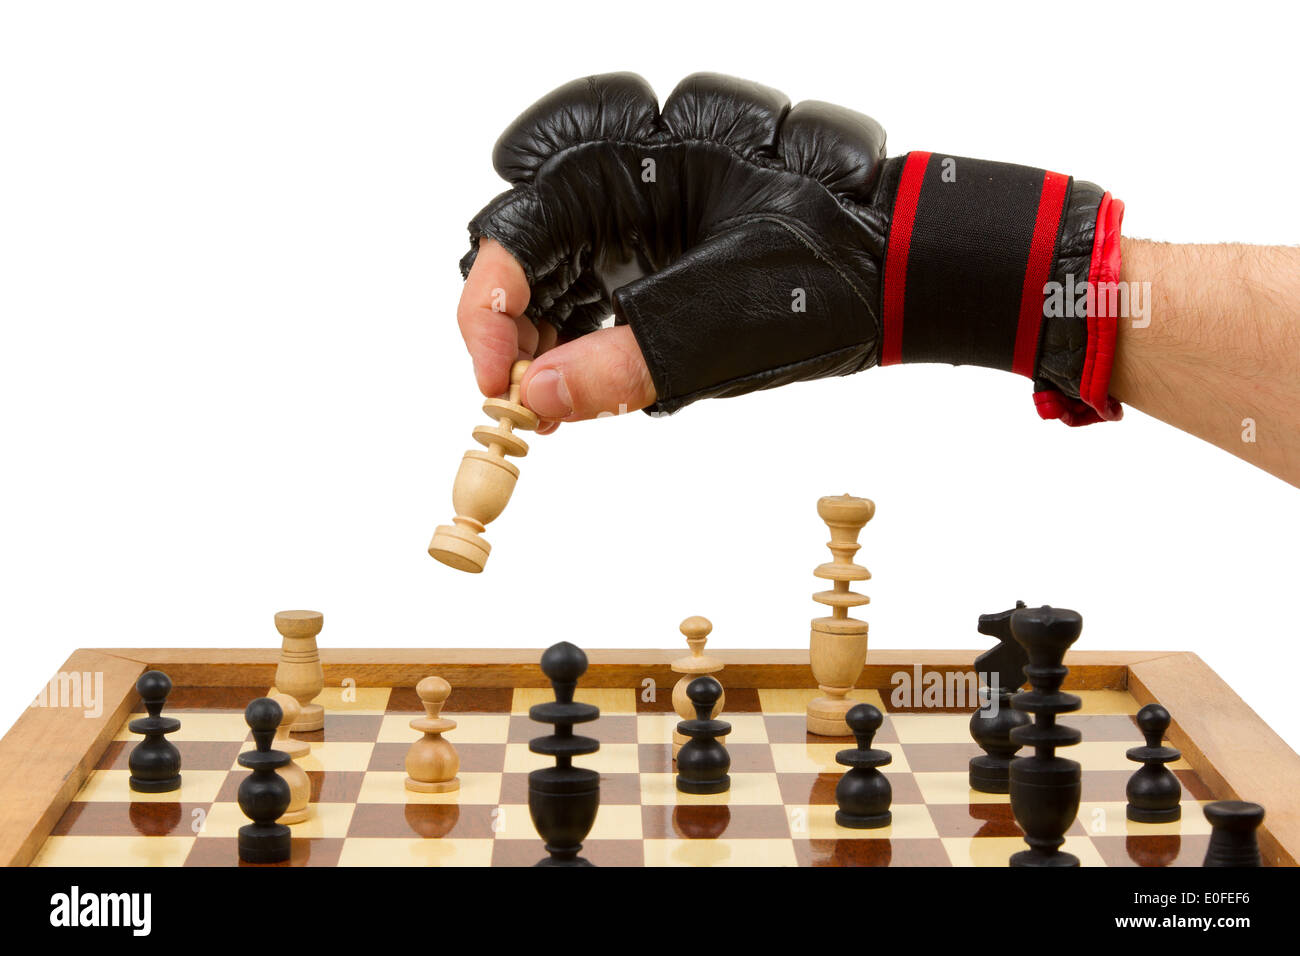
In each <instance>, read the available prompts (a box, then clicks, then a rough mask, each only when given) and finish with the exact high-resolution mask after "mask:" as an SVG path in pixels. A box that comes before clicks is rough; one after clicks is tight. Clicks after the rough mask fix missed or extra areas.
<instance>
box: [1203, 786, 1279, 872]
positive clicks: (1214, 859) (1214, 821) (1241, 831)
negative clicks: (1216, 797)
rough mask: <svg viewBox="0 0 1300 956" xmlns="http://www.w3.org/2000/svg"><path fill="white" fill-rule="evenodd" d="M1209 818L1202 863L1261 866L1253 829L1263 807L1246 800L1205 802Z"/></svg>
mask: <svg viewBox="0 0 1300 956" xmlns="http://www.w3.org/2000/svg"><path fill="white" fill-rule="evenodd" d="M1205 819H1207V820H1209V821H1210V826H1211V828H1212V829H1211V831H1210V846H1209V848H1208V849H1207V850H1206V851H1205V862H1204V863H1203V864H1201V865H1202V866H1262V865H1263V863H1262V861H1261V860H1260V857H1259V840H1258V838H1257V837H1256V835H1255V831H1256V830H1258V829H1259V825H1260V824H1261V823H1263V822H1264V808H1263V807H1261V806H1260V805H1259V804H1258V803H1247V802H1246V801H1245V800H1220V801H1218V802H1217V803H1207V804H1206V805H1205Z"/></svg>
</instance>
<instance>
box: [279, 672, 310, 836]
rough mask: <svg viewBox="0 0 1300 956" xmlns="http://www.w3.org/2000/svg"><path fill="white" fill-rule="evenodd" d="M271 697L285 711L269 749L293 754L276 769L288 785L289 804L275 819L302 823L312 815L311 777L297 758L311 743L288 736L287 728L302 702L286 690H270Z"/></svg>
mask: <svg viewBox="0 0 1300 956" xmlns="http://www.w3.org/2000/svg"><path fill="white" fill-rule="evenodd" d="M271 699H272V700H274V701H275V702H276V703H277V704H279V705H280V710H282V711H284V717H283V718H281V720H280V726H279V727H277V728H276V731H275V739H274V740H273V741H272V742H271V749H272V750H281V751H283V752H284V753H287V754H288V755H289V756H290V757H293V758H295V759H293V760H290V761H289V762H288V763H287V764H285V765H284V766H283V767H280V768H278V769H277V770H276V771H275V772H276V773H278V774H279V775H280V776H281V777H283V778H284V782H285V783H287V784H288V785H289V808H288V809H287V810H285V811H284V814H283V815H282V816H281V817H280V819H279V820H277V821H276V822H277V823H283V824H286V825H288V824H291V823H302V822H303V821H304V820H308V819H310V818H311V780H310V778H308V776H307V771H306V770H303V769H302V767H300V766H298V762H297V758H298V757H304V756H306V755H307V754H309V753H311V744H309V743H307V741H305V740H294V739H293V738H292V737H290V736H289V728H290V727H292V726H293V722H294V721H295V720H297V719H298V717H299V715H300V714H301V712H302V705H301V704H299V703H298V701H296V700H295V699H294V698H292V697H290V696H289V695H288V694H278V693H277V694H272V695H271Z"/></svg>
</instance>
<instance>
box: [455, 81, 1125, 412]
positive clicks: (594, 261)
mask: <svg viewBox="0 0 1300 956" xmlns="http://www.w3.org/2000/svg"><path fill="white" fill-rule="evenodd" d="M905 160H906V157H899V158H896V159H892V160H886V159H885V133H884V130H883V129H882V128H881V127H880V125H879V124H878V123H876V122H875V121H874V120H873V119H871V118H870V117H868V116H864V115H862V114H860V113H856V112H853V111H851V110H847V109H844V108H842V107H838V106H833V105H831V104H828V103H820V102H812V101H810V102H804V103H800V104H798V105H797V106H794V107H792V106H791V105H790V101H789V100H788V99H787V98H786V97H785V96H784V95H782V94H781V93H779V92H777V91H775V90H772V89H769V88H767V87H765V86H761V85H759V84H757V83H751V82H747V81H743V80H737V79H733V78H730V77H725V76H719V75H716V74H696V75H694V76H691V77H688V78H687V79H685V80H683V81H682V83H681V84H680V85H679V86H678V87H677V89H676V90H675V91H674V92H673V93H672V95H671V96H670V97H669V98H668V99H667V100H666V101H665V103H664V106H663V110H662V111H660V110H659V108H658V106H657V104H656V100H655V96H654V93H653V91H652V90H651V89H650V87H649V86H648V85H647V84H646V82H645V81H644V80H643V79H641V78H640V77H639V76H636V75H634V74H631V73H615V74H606V75H601V76H593V77H587V78H585V79H581V80H575V81H574V82H572V83H569V84H566V85H565V86H562V87H560V88H559V89H557V90H555V91H554V92H552V93H551V94H550V95H548V96H546V97H545V98H543V99H542V100H540V101H538V102H537V103H536V104H534V105H533V106H532V107H531V108H530V109H528V110H527V111H526V112H525V113H524V114H523V115H522V116H520V117H519V118H518V119H517V120H516V121H515V122H514V124H512V125H511V126H510V128H509V129H507V130H506V131H505V133H503V134H502V136H501V138H500V139H499V140H498V142H497V144H496V148H495V151H494V155H493V162H494V165H495V167H496V169H497V171H498V172H499V173H500V174H501V175H502V177H503V178H505V179H506V180H508V181H509V182H510V183H511V184H512V188H511V189H510V190H508V191H507V192H505V193H502V194H501V195H499V196H498V197H497V198H496V199H494V200H493V201H492V202H491V203H490V204H489V205H488V206H487V207H486V208H485V209H483V210H482V211H481V212H480V213H479V214H478V215H477V216H476V217H475V218H474V220H473V221H472V222H471V223H470V237H471V250H470V252H469V254H468V255H466V256H465V258H464V259H463V260H462V261H461V269H462V272H463V273H465V274H468V272H469V268H470V266H471V265H472V264H473V261H474V257H475V255H476V252H477V246H478V240H479V239H480V238H482V237H484V236H487V237H490V238H492V239H494V240H496V241H497V242H499V243H500V244H501V245H502V246H503V247H504V248H505V249H506V250H507V251H508V252H509V253H510V254H511V255H512V256H514V258H515V259H516V260H518V262H519V263H520V264H521V265H522V266H523V269H524V271H525V274H526V276H527V279H528V282H529V285H530V288H531V299H530V302H529V306H528V310H527V314H528V315H529V316H530V317H531V318H532V319H534V320H535V321H537V320H545V321H547V322H550V323H552V324H553V325H554V326H555V327H556V328H557V330H558V332H559V334H560V337H561V339H570V338H574V337H576V336H579V335H582V334H584V333H586V332H589V331H592V330H594V329H596V328H598V327H600V325H601V324H602V322H603V321H604V320H605V319H606V318H607V317H608V316H609V314H610V312H611V310H612V311H613V314H614V316H615V320H616V322H618V323H619V324H627V325H629V326H631V328H632V331H633V333H634V334H635V336H636V339H637V342H638V344H639V345H640V347H641V350H642V353H643V355H644V357H645V360H646V364H647V366H648V367H649V371H650V375H651V377H652V380H653V382H654V385H655V389H656V393H657V396H658V399H657V402H656V403H655V404H654V405H653V406H651V408H650V409H648V410H649V411H651V412H661V413H663V412H673V411H676V410H678V409H680V408H682V407H684V406H686V405H688V404H690V403H691V402H694V401H696V400H698V399H701V398H709V397H718V396H732V395H740V394H744V393H746V392H750V391H753V390H755V389H759V388H771V387H774V386H778V385H784V384H787V383H790V382H795V381H804V380H809V379H816V378H822V377H825V376H829V375H846V374H849V373H852V372H856V371H859V370H861V369H864V368H869V367H871V366H873V365H877V364H880V362H881V348H882V340H883V338H884V327H883V318H882V316H883V311H884V310H883V306H882V275H883V268H884V261H885V257H886V251H887V248H888V242H889V234H890V224H891V218H892V216H893V213H894V205H895V198H896V195H897V192H898V188H899V181H900V178H901V177H902V175H903V163H904V161H905ZM1008 168H1014V169H1021V168H1020V167H1008ZM1036 172H1037V171H1036ZM1081 185H1083V186H1090V184H1081ZM1091 190H1092V191H1093V192H1089V191H1088V190H1082V191H1080V190H1075V192H1077V193H1079V197H1080V198H1079V201H1077V202H1073V203H1071V202H1070V201H1069V200H1068V199H1067V201H1066V204H1065V209H1064V211H1063V212H1062V214H1061V229H1060V234H1059V236H1058V247H1059V248H1060V250H1061V253H1062V254H1061V256H1060V257H1059V259H1060V262H1061V264H1063V265H1064V264H1066V263H1067V262H1070V263H1073V264H1074V265H1076V266H1077V265H1078V263H1077V262H1076V261H1075V260H1077V259H1078V257H1079V256H1080V255H1082V257H1083V261H1084V264H1085V265H1086V262H1087V258H1088V255H1089V254H1090V252H1091V246H1092V228H1093V224H1094V222H1095V218H1096V209H1097V200H1098V199H1099V197H1100V195H1101V193H1100V190H1097V189H1096V187H1091ZM1084 193H1087V195H1083V194H1084ZM1093 193H1095V195H1093ZM1089 205H1090V206H1091V208H1089ZM1054 261H1055V260H1054ZM629 274H630V275H631V276H634V277H635V276H637V275H638V274H639V277H636V278H632V279H631V281H628V277H629ZM615 276H617V279H616V278H614V277H615ZM1001 278H1003V279H1005V278H1006V277H1005V276H1003V277H1001ZM615 282H619V283H623V284H621V285H619V287H618V288H615V289H611V288H610V286H611V285H612V284H613V283H615ZM1005 284H1006V283H1005V282H1003V285H1005ZM611 292H612V296H611ZM971 294H972V295H974V296H978V295H979V290H978V289H975V290H973V291H972V293H971ZM958 311H960V310H958ZM909 322H912V325H913V327H915V326H916V325H917V324H918V323H917V322H916V321H913V320H912V319H910V318H909ZM962 331H963V332H964V334H965V337H966V338H969V337H970V336H971V335H975V336H978V335H981V334H984V333H983V332H981V331H980V330H979V328H978V327H976V329H975V330H974V331H969V330H962ZM933 337H934V336H933V335H932V336H931V338H933ZM1087 338H1088V332H1087V323H1086V319H1084V320H1082V321H1081V322H1074V323H1072V324H1070V323H1067V324H1065V325H1060V324H1058V326H1057V327H1055V328H1048V329H1045V331H1044V334H1043V335H1042V341H1043V342H1049V343H1055V346H1056V347H1055V350H1054V351H1053V353H1052V355H1051V357H1050V360H1049V361H1048V362H1047V363H1044V367H1045V368H1047V367H1050V368H1051V369H1053V374H1052V375H1051V376H1050V380H1049V381H1048V382H1046V387H1049V388H1056V389H1060V390H1061V391H1064V392H1065V393H1066V394H1067V395H1070V397H1071V398H1073V399H1077V398H1078V395H1079V391H1078V374H1077V371H1078V368H1079V367H1080V366H1081V365H1082V364H1083V362H1084V353H1085V352H1086V342H1087ZM940 341H942V336H940ZM967 345H969V343H967ZM929 351H930V353H931V354H927V355H926V356H925V358H924V359H922V360H925V361H935V360H939V361H953V362H963V361H971V357H970V353H971V350H970V349H969V348H968V347H966V346H963V347H960V348H954V351H953V354H952V355H951V356H944V355H939V356H937V357H936V356H935V355H934V354H932V353H933V351H934V350H933V349H930V350H929ZM975 351H976V353H979V352H980V351H981V350H978V349H977V350H975ZM983 351H988V350H987V349H984V350H983ZM901 360H902V361H907V360H908V358H907V356H906V354H904V355H903V356H902V358H901ZM975 360H976V361H979V359H978V358H977V359H975ZM981 364H993V365H997V366H998V367H1007V368H1010V367H1011V366H1010V360H1009V358H1008V361H1007V364H1006V365H1005V366H1002V365H999V363H996V362H987V363H984V362H981ZM1034 377H1037V375H1035V376H1034ZM1057 379H1060V381H1057ZM1040 384H1041V383H1040ZM1071 393H1072V394H1071Z"/></svg>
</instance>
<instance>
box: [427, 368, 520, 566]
mask: <svg viewBox="0 0 1300 956" xmlns="http://www.w3.org/2000/svg"><path fill="white" fill-rule="evenodd" d="M529 364H530V363H529V362H526V361H520V362H516V363H515V364H514V365H513V366H512V367H511V369H510V392H509V397H508V398H489V399H487V401H485V402H484V403H483V411H484V412H485V413H486V414H487V416H488V417H489V418H491V419H493V420H494V421H495V422H496V425H494V426H490V425H479V426H478V427H477V428H475V429H474V438H475V440H476V441H478V443H479V444H480V445H483V446H484V447H485V448H486V449H487V450H486V451H479V450H477V449H471V450H470V451H467V452H465V457H464V458H462V459H461V463H460V470H459V471H458V472H456V482H455V484H454V485H453V486H452V490H451V501H452V507H454V508H455V509H456V517H455V518H453V519H452V524H444V525H439V526H438V527H437V529H436V530H435V531H434V533H433V540H432V541H430V542H429V554H430V555H432V556H433V557H435V558H437V559H438V560H439V561H441V562H442V563H443V564H445V565H447V566H449V567H453V568H455V569H456V570H458V571H469V572H471V573H474V574H477V573H478V572H480V571H482V570H483V567H484V566H485V565H486V564H487V559H488V554H489V553H490V552H491V551H492V546H491V545H490V544H488V542H487V541H486V540H485V539H484V538H483V532H484V530H485V529H486V525H488V524H489V523H490V522H492V521H494V520H495V519H496V518H497V517H499V516H500V514H501V512H502V511H504V510H505V507H506V504H507V503H508V502H509V501H510V495H511V494H513V493H514V490H515V482H516V481H517V480H518V478H519V469H518V468H517V467H516V466H515V465H514V464H513V463H511V462H509V461H507V460H506V456H507V455H511V456H514V457H515V458H522V457H523V456H524V455H526V454H528V444H527V443H526V442H525V441H524V440H523V439H522V438H520V437H519V436H518V435H516V434H515V432H514V430H515V429H516V428H521V429H524V430H525V431H533V430H535V429H536V428H537V426H538V424H539V421H538V418H537V415H536V414H534V413H533V412H532V411H531V410H530V409H528V408H525V407H524V406H523V405H522V404H520V401H519V383H520V382H521V381H523V377H524V372H525V371H527V369H528V366H529Z"/></svg>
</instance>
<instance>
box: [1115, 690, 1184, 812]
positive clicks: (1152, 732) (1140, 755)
mask: <svg viewBox="0 0 1300 956" xmlns="http://www.w3.org/2000/svg"><path fill="white" fill-rule="evenodd" d="M1170 720H1171V718H1170V716H1169V711H1167V710H1165V709H1164V708H1163V707H1161V706H1160V705H1159V704H1147V705H1146V706H1145V707H1143V708H1142V709H1141V710H1139V711H1138V714H1137V725H1138V729H1139V730H1140V731H1142V736H1143V737H1145V738H1146V741H1147V742H1146V746H1144V747H1132V748H1130V749H1129V750H1128V752H1127V753H1126V754H1125V756H1126V757H1128V759H1129V760H1134V761H1137V762H1138V763H1140V764H1142V766H1141V767H1139V768H1138V769H1137V770H1135V771H1134V772H1133V776H1131V777H1129V779H1128V786H1127V787H1126V788H1125V790H1124V792H1125V795H1126V796H1127V797H1128V806H1127V807H1126V808H1125V810H1124V814H1125V816H1127V817H1128V818H1129V819H1130V820H1133V821H1135V822H1137V823H1173V822H1174V821H1175V820H1180V819H1182V816H1183V808H1182V806H1181V805H1179V803H1178V801H1179V800H1180V799H1181V798H1182V796H1183V785H1182V784H1181V783H1179V782H1178V777H1177V776H1175V774H1174V772H1173V771H1172V770H1170V769H1169V768H1168V767H1166V766H1165V764H1167V763H1172V762H1173V761H1175V760H1177V759H1178V758H1179V757H1181V756H1182V754H1181V753H1180V752H1178V751H1177V750H1175V749H1174V748H1173V747H1162V746H1161V745H1160V741H1162V740H1163V739H1164V736H1165V732H1166V731H1167V730H1168V729H1169V724H1170Z"/></svg>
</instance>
